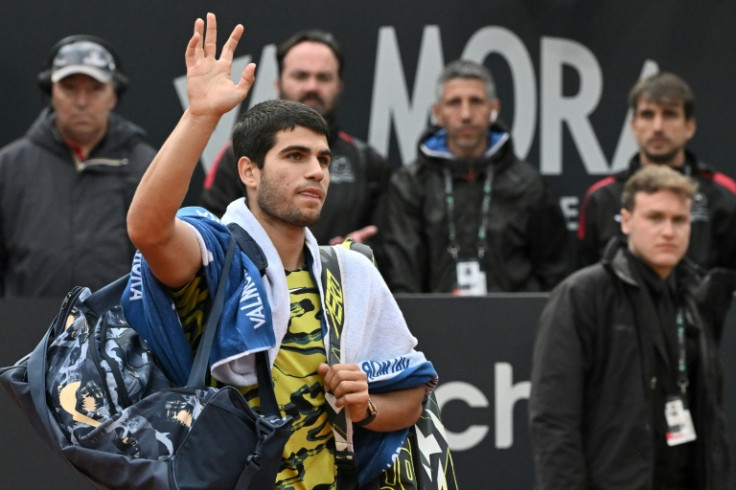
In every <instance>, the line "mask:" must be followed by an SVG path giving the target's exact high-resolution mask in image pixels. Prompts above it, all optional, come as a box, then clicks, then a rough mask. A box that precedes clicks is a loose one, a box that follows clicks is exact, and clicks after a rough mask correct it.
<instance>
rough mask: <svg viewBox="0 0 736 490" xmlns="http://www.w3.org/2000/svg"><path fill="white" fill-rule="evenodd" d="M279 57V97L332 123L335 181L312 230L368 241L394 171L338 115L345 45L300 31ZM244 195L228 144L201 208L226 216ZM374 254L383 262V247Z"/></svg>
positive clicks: (334, 239)
mask: <svg viewBox="0 0 736 490" xmlns="http://www.w3.org/2000/svg"><path fill="white" fill-rule="evenodd" d="M276 59H277V61H278V67H279V78H278V80H277V81H276V88H277V90H278V94H279V98H281V99H284V100H293V101H296V102H302V103H304V104H306V105H308V106H310V107H312V108H313V109H316V110H317V111H318V112H319V113H321V114H322V116H323V117H324V118H325V119H326V120H327V122H328V123H329V125H330V134H329V135H328V142H329V144H330V149H331V151H332V152H333V160H332V163H331V165H330V174H331V179H332V180H331V182H332V185H331V186H330V192H329V194H328V195H327V200H326V201H325V206H324V209H323V210H322V215H321V216H320V219H319V222H317V223H316V224H314V225H313V226H310V230H311V231H312V233H313V234H314V236H315V237H316V238H317V242H318V243H323V244H327V243H332V244H334V243H339V242H341V241H342V240H343V239H344V237H345V236H347V235H350V237H351V238H353V239H354V240H355V241H359V242H363V241H369V239H371V237H373V236H374V235H375V234H376V233H377V232H379V230H380V228H381V222H380V221H381V211H380V210H381V209H382V208H381V206H380V203H381V196H382V195H383V193H384V191H385V189H386V187H387V186H388V179H389V177H390V173H391V169H390V167H389V165H388V163H387V161H386V159H385V158H383V157H382V156H380V155H379V154H378V153H377V152H376V151H375V150H374V149H372V148H371V147H369V146H368V145H367V144H366V143H364V142H363V141H361V140H359V139H357V138H355V137H353V136H350V135H348V134H347V133H345V132H344V131H341V130H340V127H339V125H338V123H337V121H336V119H335V111H336V109H337V106H338V104H339V102H340V95H341V94H342V90H343V85H342V74H343V67H344V61H345V60H344V56H343V52H342V49H341V48H340V46H339V44H338V43H337V41H336V40H335V38H334V37H333V36H332V34H330V33H328V32H324V31H320V30H307V31H300V32H297V33H296V34H294V35H293V36H292V37H290V38H289V39H287V40H286V41H284V42H283V43H282V44H281V45H280V46H279V48H278V50H277V53H276ZM243 193H244V186H243V183H242V182H241V181H240V178H239V177H238V173H237V159H236V158H235V153H234V152H233V148H232V144H231V143H228V144H227V145H226V147H225V148H223V150H222V151H221V152H220V156H219V158H217V159H216V160H215V163H214V164H213V166H212V168H211V169H210V171H209V172H208V175H207V178H206V179H205V183H204V189H203V192H202V206H203V207H205V208H206V209H207V210H209V211H210V212H212V213H213V214H215V215H217V216H221V215H222V214H223V213H224V212H225V209H226V208H227V206H228V205H229V204H230V202H232V201H234V200H235V199H238V198H240V197H243V195H244V194H243ZM369 243H370V244H371V245H372V246H373V247H374V248H375V247H376V245H377V243H376V242H375V241H369ZM375 252H376V253H377V254H378V262H379V265H380V263H381V260H380V250H375Z"/></svg>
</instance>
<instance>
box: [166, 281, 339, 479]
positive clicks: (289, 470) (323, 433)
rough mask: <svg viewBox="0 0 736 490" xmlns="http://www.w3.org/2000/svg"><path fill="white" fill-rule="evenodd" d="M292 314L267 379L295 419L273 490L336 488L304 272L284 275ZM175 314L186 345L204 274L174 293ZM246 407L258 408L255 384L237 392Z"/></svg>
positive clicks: (311, 288) (198, 323)
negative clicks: (180, 325) (239, 392)
mask: <svg viewBox="0 0 736 490" xmlns="http://www.w3.org/2000/svg"><path fill="white" fill-rule="evenodd" d="M286 274H287V275H286V283H287V285H288V288H289V298H290V303H291V316H290V320H289V327H288V330H287V333H286V336H285V337H284V340H283V341H282V344H281V349H280V350H279V353H278V355H277V356H276V359H275V360H274V365H273V368H272V370H271V376H272V378H273V381H274V391H275V393H276V400H277V402H278V404H279V408H280V409H281V413H282V415H287V414H288V415H291V416H292V417H294V422H293V425H292V435H291V437H290V438H289V440H288V442H287V443H286V446H285V447H284V453H283V458H282V462H281V468H280V470H279V473H278V476H277V479H276V484H275V488H277V489H279V490H287V489H294V490H300V489H303V490H314V489H318V490H332V489H334V488H335V477H336V471H337V470H336V466H335V456H334V451H335V443H334V440H333V435H332V427H331V425H330V423H329V421H328V418H327V417H328V416H327V411H326V409H325V406H324V404H325V403H326V402H325V396H324V387H323V385H322V378H321V377H320V375H319V374H318V373H317V367H318V366H319V365H320V364H321V363H323V362H326V355H325V348H324V341H323V338H322V322H321V319H322V306H321V303H320V300H319V291H318V290H317V287H316V285H315V282H314V279H313V278H312V274H311V273H310V272H309V270H308V269H307V268H302V269H300V270H297V271H291V272H288V271H287V273H286ZM173 296H174V301H175V303H176V306H177V312H178V313H179V316H180V318H181V322H182V325H183V326H184V330H185V333H186V334H187V336H188V338H189V340H190V342H192V343H194V344H197V343H198V342H199V336H200V334H201V330H202V328H203V326H202V319H203V318H204V317H205V315H204V314H203V311H204V310H207V309H208V306H205V304H207V303H209V301H208V298H207V285H206V281H204V280H203V275H202V274H198V276H197V278H196V279H195V280H194V281H192V282H191V283H190V284H189V285H187V286H185V287H184V288H183V289H182V290H179V291H176V292H173ZM241 391H242V392H243V394H244V396H245V398H246V400H247V401H248V404H249V405H251V406H253V407H257V406H258V405H259V399H258V390H257V389H256V387H255V386H249V387H246V388H241Z"/></svg>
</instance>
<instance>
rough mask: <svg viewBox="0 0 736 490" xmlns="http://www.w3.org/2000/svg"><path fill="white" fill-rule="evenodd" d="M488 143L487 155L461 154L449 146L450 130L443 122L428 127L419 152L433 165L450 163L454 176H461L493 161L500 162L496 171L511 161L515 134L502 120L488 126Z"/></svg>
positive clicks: (448, 165)
mask: <svg viewBox="0 0 736 490" xmlns="http://www.w3.org/2000/svg"><path fill="white" fill-rule="evenodd" d="M487 138H488V139H487V141H488V145H487V148H486V151H485V152H484V153H483V155H481V156H479V157H476V158H467V159H463V158H458V157H457V156H456V155H454V154H453V153H452V152H451V151H450V149H449V148H448V147H447V131H446V130H445V129H443V128H441V127H439V126H433V127H431V128H429V129H427V130H426V131H425V132H424V133H423V134H422V136H421V137H420V138H419V145H418V154H419V155H422V156H423V157H424V160H425V162H426V163H427V164H428V165H431V166H438V167H442V168H445V167H449V168H450V170H451V171H452V174H453V176H461V175H465V174H467V173H468V172H469V171H476V172H478V173H483V172H484V171H485V169H486V167H487V166H488V165H489V164H496V165H497V166H496V169H495V171H496V172H498V171H500V170H502V169H503V168H504V167H505V166H508V165H511V163H512V161H513V160H514V158H512V159H506V158H504V157H505V156H506V155H512V156H513V155H514V150H513V145H512V142H511V134H510V133H509V132H508V131H507V130H506V128H505V127H503V126H502V125H501V124H499V123H494V124H493V125H492V126H491V127H489V128H488V135H487Z"/></svg>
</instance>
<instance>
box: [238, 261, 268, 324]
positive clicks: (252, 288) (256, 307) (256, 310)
mask: <svg viewBox="0 0 736 490" xmlns="http://www.w3.org/2000/svg"><path fill="white" fill-rule="evenodd" d="M240 305H241V306H240V310H241V311H245V316H247V317H248V319H249V320H250V321H251V323H252V325H253V330H257V329H258V328H260V327H262V326H263V325H264V324H265V323H266V315H265V314H264V313H263V299H262V298H261V295H260V294H258V289H257V288H256V285H255V282H253V278H252V277H250V275H249V274H247V273H246V275H245V287H244V288H243V292H242V293H240Z"/></svg>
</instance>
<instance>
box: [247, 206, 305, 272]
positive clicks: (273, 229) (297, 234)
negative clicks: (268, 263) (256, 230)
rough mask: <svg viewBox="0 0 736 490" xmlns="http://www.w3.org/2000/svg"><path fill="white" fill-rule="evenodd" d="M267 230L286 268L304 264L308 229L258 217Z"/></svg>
mask: <svg viewBox="0 0 736 490" xmlns="http://www.w3.org/2000/svg"><path fill="white" fill-rule="evenodd" d="M257 218H258V221H259V222H260V223H261V226H263V228H264V229H265V230H266V233H267V234H268V237H269V238H270V239H271V243H273V246H274V247H275V248H276V252H278V254H279V257H280V258H281V262H282V264H283V266H284V269H286V270H296V269H298V268H299V267H301V266H302V265H303V264H304V259H305V257H304V242H305V240H306V231H305V228H303V227H295V226H292V225H288V224H285V223H280V222H274V221H272V220H264V219H260V217H257Z"/></svg>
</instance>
